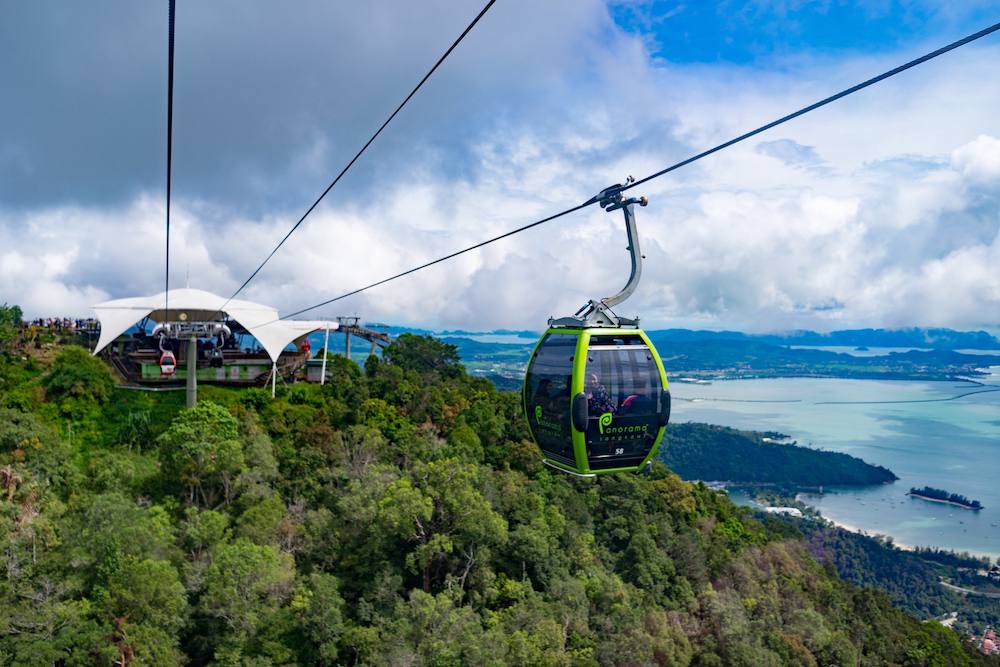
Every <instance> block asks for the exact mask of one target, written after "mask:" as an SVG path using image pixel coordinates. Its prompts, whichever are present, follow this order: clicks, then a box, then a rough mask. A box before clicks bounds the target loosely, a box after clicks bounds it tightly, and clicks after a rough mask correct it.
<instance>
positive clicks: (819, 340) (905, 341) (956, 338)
mask: <svg viewBox="0 0 1000 667" xmlns="http://www.w3.org/2000/svg"><path fill="white" fill-rule="evenodd" d="M371 326H378V327H380V328H387V329H388V330H389V332H390V333H393V334H395V333H404V332H405V333H417V334H431V335H434V336H437V337H439V338H441V337H448V338H468V337H469V336H482V335H507V336H519V337H522V338H525V339H527V340H526V343H527V341H530V340H531V339H532V338H533V337H535V336H538V335H540V334H541V331H539V332H532V331H529V330H511V329H497V330H493V331H480V332H475V331H467V330H462V329H455V330H445V331H439V332H433V331H431V330H428V329H418V328H410V327H396V326H391V325H371ZM647 333H649V334H650V336H655V338H656V339H658V340H663V341H671V342H699V341H705V340H743V341H755V342H761V343H768V344H770V345H812V346H820V347H913V348H931V349H937V350H962V349H974V350H1000V338H997V337H996V336H994V335H993V334H991V333H989V332H988V331H957V330H955V329H944V328H921V327H910V328H905V329H844V330H840V331H831V332H829V333H819V332H817V331H809V330H797V331H789V332H784V333H769V334H750V333H744V332H742V331H728V330H724V331H711V330H707V329H678V328H673V329H647ZM512 344H513V343H512Z"/></svg>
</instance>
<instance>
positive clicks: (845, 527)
mask: <svg viewBox="0 0 1000 667" xmlns="http://www.w3.org/2000/svg"><path fill="white" fill-rule="evenodd" d="M801 495H802V494H800V493H797V494H795V500H796V501H798V502H800V503H802V504H803V505H805V506H806V507H808V508H809V509H810V510H812V511H813V512H815V513H816V516H818V517H819V518H820V519H822V520H823V521H826V522H828V523H831V524H833V525H834V526H836V527H837V528H841V529H843V530H846V531H848V532H850V533H856V534H858V535H864V536H865V537H874V538H881V539H882V540H888V541H891V542H892V545H893V546H895V547H898V548H899V549H901V550H903V551H916V550H917V549H922V548H934V549H940V550H942V551H951V552H952V553H968V554H969V555H971V556H975V557H977V558H984V557H985V558H989V559H990V560H991V561H995V560H996V559H997V558H1000V553H989V552H986V551H970V550H963V551H961V552H960V551H957V550H955V549H950V548H946V547H934V546H931V547H921V546H917V545H913V544H907V543H905V542H900V541H898V540H897V539H896V538H895V537H893V536H892V535H889V534H887V533H879V532H873V531H868V530H864V529H863V528H858V527H857V526H854V525H852V524H849V523H844V522H843V521H838V520H836V519H832V518H830V517H828V516H826V515H824V514H821V513H820V511H819V510H818V509H816V508H815V507H813V506H812V505H810V504H809V503H807V502H805V501H804V500H803V499H802V498H801V497H800V496H801Z"/></svg>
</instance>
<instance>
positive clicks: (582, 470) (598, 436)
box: [522, 177, 670, 477]
mask: <svg viewBox="0 0 1000 667" xmlns="http://www.w3.org/2000/svg"><path fill="white" fill-rule="evenodd" d="M630 183H631V177H630V179H629V180H626V182H625V185H621V184H618V185H614V186H611V187H610V188H606V189H605V190H603V191H602V192H601V193H600V194H599V195H597V197H595V200H596V201H597V202H599V203H600V205H601V207H602V208H603V209H604V210H605V211H615V210H618V209H621V210H622V211H623V212H624V214H625V229H626V232H627V234H628V241H629V245H628V250H629V253H630V254H631V258H632V273H631V275H630V276H629V280H628V282H627V283H626V285H625V287H624V288H622V290H621V291H620V292H619V293H618V294H616V295H614V296H611V297H607V298H604V299H600V300H598V301H595V300H591V301H589V302H587V303H586V304H585V305H584V306H583V307H582V308H580V310H578V311H577V312H576V314H575V315H573V316H571V317H563V318H560V319H550V320H549V329H548V330H547V331H546V332H545V334H544V335H543V336H542V338H541V340H539V342H538V345H536V346H535V349H534V352H532V355H531V360H530V361H529V363H528V369H527V372H526V374H525V379H524V387H523V390H522V391H523V401H524V411H525V415H526V416H527V419H528V428H529V429H530V430H531V435H532V437H533V438H534V440H535V442H536V443H537V444H538V447H539V448H540V449H541V450H542V454H543V457H544V458H543V461H544V462H545V463H546V464H547V465H549V466H551V467H553V468H556V469H558V470H561V471H563V472H567V473H571V474H575V475H580V476H584V477H592V476H594V475H597V474H602V473H614V472H636V471H639V470H641V469H643V468H644V467H645V466H647V465H648V464H649V462H650V461H651V460H652V458H653V457H654V456H655V455H656V452H657V450H658V448H659V445H660V441H661V440H662V439H663V434H664V432H665V430H666V426H667V422H668V421H669V419H670V390H669V387H668V384H667V376H666V372H665V371H664V370H663V363H662V362H661V361H660V356H659V355H658V354H657V352H656V348H655V347H654V346H653V343H652V341H650V339H649V337H648V336H647V335H646V334H645V332H643V331H642V329H640V328H639V319H638V318H635V319H629V318H625V317H620V316H618V315H616V314H615V313H614V312H612V311H611V307H612V306H615V305H617V304H619V303H621V302H622V301H624V300H625V299H627V298H628V297H629V296H630V295H631V294H632V292H634V291H635V288H636V286H637V285H638V283H639V278H640V276H641V274H642V254H641V252H640V250H639V237H638V233H637V230H636V225H635V212H634V210H633V206H634V205H635V204H639V205H640V206H645V205H646V204H647V203H648V202H647V200H646V198H645V197H642V198H634V197H633V198H625V197H624V196H623V194H622V191H623V189H624V188H625V187H627V186H628V185H629V184H630Z"/></svg>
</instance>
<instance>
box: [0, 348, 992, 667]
mask: <svg viewBox="0 0 1000 667" xmlns="http://www.w3.org/2000/svg"><path fill="white" fill-rule="evenodd" d="M8 351H9V350H5V351H0V357H2V360H0V410H2V414H0V524H2V528H0V564H2V566H3V567H2V572H3V573H4V576H3V577H2V579H0V662H3V663H4V664H14V665H29V664H30V665H34V664H57V665H91V664H94V665H108V664H112V663H115V661H117V663H116V664H130V665H132V664H135V665H138V664H144V665H150V664H151V665H174V664H178V663H181V662H186V663H187V664H191V665H203V664H220V665H222V664H227V665H228V664H232V665H236V664H253V665H270V664H274V665H336V664H367V665H504V664H511V665H698V666H709V665H720V666H721V665H747V666H750V665H753V666H761V665H764V666H767V665H774V666H777V665H834V664H836V665H858V664H862V665H971V664H995V663H991V662H989V660H988V659H987V658H985V657H984V656H981V655H979V654H977V653H975V652H974V651H973V650H971V649H970V648H969V647H968V646H965V645H963V644H962V642H961V640H960V638H959V636H958V635H957V634H955V633H954V632H952V631H950V630H948V629H946V628H943V627H941V626H939V625H936V624H927V623H921V622H919V621H917V620H916V619H914V618H912V617H910V616H907V615H905V614H904V613H902V612H900V611H897V610H895V609H893V608H892V607H891V605H890V603H889V599H888V597H887V596H886V595H885V594H883V593H879V592H876V591H873V590H862V589H858V588H856V587H854V586H852V585H850V584H848V583H845V582H844V581H842V580H840V579H838V578H837V577H836V576H835V575H834V574H832V573H831V572H829V571H827V570H826V569H824V568H823V567H821V566H820V565H818V564H817V563H816V562H815V561H814V560H813V559H812V558H811V557H810V556H809V555H808V554H807V553H806V551H805V549H804V547H803V546H802V544H801V543H800V542H799V541H797V540H795V539H792V538H791V537H790V534H789V533H788V531H787V529H785V528H784V527H783V526H784V524H781V523H777V522H775V523H770V522H769V523H766V524H762V523H759V522H757V521H755V520H753V519H752V518H751V517H750V516H749V514H748V513H747V512H746V511H744V510H741V509H740V508H737V507H735V506H734V505H733V504H732V503H730V502H729V501H728V499H726V497H725V496H724V495H721V494H718V493H715V492H712V491H710V490H709V489H707V488H706V487H704V486H702V485H691V484H688V483H685V482H683V481H681V480H680V479H679V478H678V477H677V476H676V475H674V474H673V473H671V472H669V471H668V470H667V469H666V468H665V467H664V466H657V467H656V468H655V469H654V471H653V473H652V474H651V475H648V476H634V475H620V476H614V477H607V478H603V479H599V480H597V481H587V480H578V479H574V478H571V477H568V476H562V475H558V474H555V473H552V472H550V471H549V470H547V469H544V468H543V467H541V466H540V465H539V464H538V458H537V452H536V450H535V448H534V446H533V445H531V444H530V443H529V442H528V441H527V440H526V436H527V434H526V432H525V428H524V420H523V419H522V418H521V416H520V413H519V405H518V400H517V396H516V395H513V394H502V393H498V392H497V391H496V390H495V389H494V387H493V386H492V385H491V384H490V383H488V382H486V381H484V380H475V379H471V378H469V377H468V376H467V375H466V374H465V372H464V370H463V369H462V367H461V366H460V365H458V363H457V355H456V353H455V351H454V349H453V348H450V347H448V346H445V345H442V344H440V343H437V342H434V341H431V340H428V339H422V338H416V337H412V336H402V337H400V339H399V341H398V342H397V343H396V344H395V345H394V346H393V347H391V348H389V350H387V352H386V356H385V359H384V360H382V361H379V360H377V359H374V358H373V359H371V360H369V362H368V363H367V364H366V366H365V368H363V369H362V368H359V367H358V366H357V365H355V364H353V363H351V362H347V361H344V360H342V359H339V360H336V361H334V362H333V363H332V364H331V366H332V371H333V374H334V378H333V381H332V382H330V383H329V384H327V385H326V386H324V387H319V386H315V385H308V386H306V385H296V386H290V387H286V388H281V389H280V392H279V397H278V398H277V399H276V400H272V399H271V398H270V395H269V394H268V393H267V392H264V391H261V390H247V391H224V390H219V389H211V388H205V390H204V391H203V392H202V398H203V401H202V403H201V404H200V405H199V407H198V408H196V409H194V410H191V411H182V410H181V408H180V402H181V399H182V396H181V394H180V393H165V394H147V393H140V392H126V391H122V390H119V389H115V388H113V387H111V386H110V382H109V380H108V376H107V372H106V369H104V368H103V366H102V365H101V363H100V362H99V361H98V360H95V359H93V358H91V357H89V356H88V355H87V354H86V353H85V352H84V351H82V350H79V349H74V348H64V349H62V350H61V351H59V354H58V356H57V357H56V358H55V360H54V361H51V362H50V361H44V360H42V361H39V360H36V359H34V358H33V357H29V358H27V359H25V358H22V356H21V351H17V353H16V354H8V353H7V352H8Z"/></svg>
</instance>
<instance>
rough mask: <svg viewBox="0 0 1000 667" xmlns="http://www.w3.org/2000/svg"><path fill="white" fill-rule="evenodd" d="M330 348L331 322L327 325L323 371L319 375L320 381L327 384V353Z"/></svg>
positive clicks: (324, 340)
mask: <svg viewBox="0 0 1000 667" xmlns="http://www.w3.org/2000/svg"><path fill="white" fill-rule="evenodd" d="M329 349H330V324H329V323H327V325H326V335H325V336H324V337H323V372H322V373H321V374H320V376H319V383H320V384H321V385H323V384H326V355H327V352H328V351H329Z"/></svg>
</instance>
